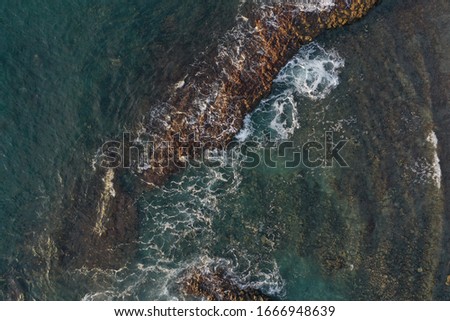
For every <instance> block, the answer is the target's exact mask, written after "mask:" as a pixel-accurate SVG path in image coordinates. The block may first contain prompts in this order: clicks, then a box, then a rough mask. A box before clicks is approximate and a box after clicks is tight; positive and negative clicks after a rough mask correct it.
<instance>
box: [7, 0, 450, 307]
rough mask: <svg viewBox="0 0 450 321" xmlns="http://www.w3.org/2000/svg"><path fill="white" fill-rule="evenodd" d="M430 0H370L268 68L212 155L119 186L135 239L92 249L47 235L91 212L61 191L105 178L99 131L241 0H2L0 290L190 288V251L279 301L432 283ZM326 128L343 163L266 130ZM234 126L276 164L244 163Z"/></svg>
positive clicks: (435, 105)
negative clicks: (81, 255) (257, 97)
mask: <svg viewBox="0 0 450 321" xmlns="http://www.w3.org/2000/svg"><path fill="white" fill-rule="evenodd" d="M431 3H432V4H433V5H427V6H423V4H422V2H421V1H418V0H417V1H413V0H410V1H408V0H399V1H393V0H385V1H383V2H382V4H380V5H379V7H377V8H376V9H375V10H374V11H373V12H372V13H371V14H369V16H367V17H366V18H365V19H364V20H363V21H361V22H358V23H356V24H354V25H352V26H349V27H345V28H343V29H340V30H334V31H330V32H327V33H326V34H324V35H322V36H320V37H319V38H317V39H316V40H315V41H314V42H313V43H312V44H310V45H308V46H305V47H303V48H302V49H300V51H299V52H298V53H297V55H296V56H295V57H293V59H292V60H291V61H290V62H289V63H288V64H287V65H286V66H285V67H284V68H283V70H282V71H281V72H280V73H279V75H278V76H277V78H276V79H275V80H274V82H273V87H272V92H271V94H270V95H269V96H268V97H266V98H264V99H263V100H262V101H261V102H260V104H259V105H258V106H256V108H255V110H254V111H253V112H252V113H251V114H250V115H248V116H247V117H246V118H245V122H244V126H243V128H242V129H241V131H240V132H239V133H238V134H237V136H236V137H235V142H236V145H235V146H236V147H234V148H233V149H231V150H228V151H226V152H224V151H212V154H211V158H213V159H214V160H215V161H216V162H217V163H218V165H217V166H215V167H213V168H212V167H207V166H204V165H203V166H201V167H200V168H195V167H194V166H193V167H189V168H187V169H186V170H183V171H180V172H179V173H177V174H175V175H173V176H172V177H171V178H170V180H169V181H168V182H167V183H166V184H164V185H163V186H161V187H158V188H153V189H137V188H134V187H130V189H129V190H128V191H127V193H130V195H132V198H133V202H134V204H136V207H137V211H138V222H139V224H138V226H136V239H135V241H134V243H133V244H134V247H133V252H132V253H127V252H125V253H123V254H122V256H123V259H121V260H118V262H119V263H115V264H111V266H108V267H105V268H100V267H90V266H89V265H88V264H86V265H83V264H81V265H78V264H75V263H65V262H66V261H65V259H64V258H62V257H63V256H64V255H65V254H64V253H66V251H65V250H64V249H62V248H61V244H65V243H64V242H65V241H64V240H65V238H66V234H65V232H61V231H67V230H68V229H71V228H72V224H76V223H77V219H73V217H75V218H79V217H83V216H89V215H90V214H89V213H90V212H89V211H92V208H90V207H89V206H84V205H83V206H77V205H76V204H80V203H86V204H89V203H90V202H91V198H90V197H91V196H90V194H92V192H91V191H92V190H93V189H98V190H101V189H102V188H103V184H102V181H99V180H93V178H95V176H96V175H97V173H98V171H100V169H99V168H98V164H97V163H96V155H97V153H98V149H99V147H100V146H101V144H102V143H103V142H104V141H106V140H108V139H113V138H117V137H120V135H121V134H122V132H124V131H126V130H130V129H131V130H132V129H135V128H136V127H138V125H137V124H139V122H140V121H142V118H143V117H151V115H152V113H151V109H152V108H156V107H155V106H158V104H155V102H158V101H164V100H165V99H167V96H168V95H170V92H171V90H173V88H174V86H177V85H179V86H181V85H182V84H180V83H179V81H180V79H183V77H184V75H185V74H186V73H187V71H188V70H189V68H191V65H192V64H193V63H194V62H196V61H197V62H198V60H199V59H201V57H202V55H204V54H205V52H206V53H207V52H208V50H210V48H212V47H214V46H217V45H218V44H222V45H223V41H222V40H223V39H224V37H225V38H226V37H227V32H229V30H231V29H232V28H233V26H234V25H235V24H236V23H237V21H238V20H239V19H238V20H237V19H236V16H237V15H238V12H239V6H240V5H242V3H240V2H239V1H204V2H201V3H200V1H175V0H174V1H159V0H153V1H135V2H132V3H131V4H130V3H127V4H124V3H122V2H119V1H117V2H112V3H110V2H101V1H98V2H93V3H91V4H86V3H84V2H81V1H80V2H71V3H66V4H60V3H47V4H45V5H44V4H42V3H40V2H37V1H36V2H34V1H30V2H27V3H26V4H22V3H13V2H11V3H8V2H4V3H3V4H1V5H0V6H1V7H2V8H1V9H2V10H1V12H2V14H1V17H0V25H1V28H2V33H1V34H2V36H1V38H0V46H1V47H0V61H1V66H2V72H1V73H0V88H1V93H2V95H1V100H0V109H1V118H0V124H1V125H0V126H1V128H2V145H1V147H0V154H1V155H0V156H1V159H2V161H1V166H0V177H1V181H2V184H1V189H0V200H1V201H0V204H1V207H0V220H1V221H2V224H1V225H0V235H1V238H0V289H1V297H0V298H1V299H28V300H30V299H40V300H45V299H57V300H63V299H75V300H80V299H84V300H121V299H132V300H137V299H139V300H183V299H192V297H190V296H189V295H187V294H186V293H184V292H183V291H182V290H181V289H182V286H181V284H182V282H183V278H184V277H185V275H186V274H187V273H189V271H190V269H192V268H200V269H201V270H202V271H205V273H208V272H209V271H214V270H215V269H217V268H223V269H225V271H227V275H228V277H229V278H230V279H232V280H233V281H234V282H235V283H236V284H239V285H240V286H241V287H243V288H245V287H251V288H256V289H259V290H261V291H262V292H263V293H265V294H267V295H270V296H271V297H273V298H274V299H281V300H284V299H287V300H344V299H351V300H361V299H369V300H374V299H384V300H392V299H449V298H450V292H449V289H448V286H446V285H445V280H446V277H447V275H448V274H450V270H449V269H450V261H449V256H448V240H449V233H448V231H449V229H448V222H449V220H448V219H449V218H448V213H449V211H448V182H449V181H448V170H447V167H446V160H448V156H447V155H448V151H449V150H450V149H449V142H448V137H447V136H448V135H447V133H448V128H449V127H448V126H449V122H448V120H449V119H450V118H449V114H448V101H449V100H448V98H449V96H448V88H449V87H448V86H447V84H448V83H449V79H450V77H449V72H450V56H449V54H448V52H449V51H448V50H447V49H449V45H450V41H449V39H448V27H447V25H448V21H449V19H450V18H449V16H448V14H445V13H446V12H449V10H448V9H450V8H449V4H448V2H447V1H444V0H433V1H431V2H430V4H431ZM149 114H150V116H148V115H149ZM146 115H147V116H146ZM327 132H332V133H333V138H334V139H335V140H347V141H348V142H347V144H346V145H345V146H344V148H343V149H342V156H343V157H344V159H345V161H346V162H347V165H348V166H343V167H341V166H337V165H336V164H334V166H319V167H316V168H311V166H309V167H308V166H305V165H304V164H299V165H296V166H289V167H288V166H286V159H289V158H290V156H292V154H289V153H292V151H290V152H289V151H288V154H285V155H283V154H282V153H280V151H279V150H278V151H276V150H275V151H274V150H273V149H272V148H271V146H272V145H271V144H272V143H271V142H270V141H267V139H265V138H266V137H270V139H271V140H272V141H275V142H277V143H282V142H287V141H290V142H292V143H293V145H294V146H296V147H301V146H302V145H303V144H304V143H307V142H311V141H315V142H320V143H322V144H323V145H326V140H325V139H326V133H327ZM248 143H251V146H252V148H253V151H254V153H255V154H253V155H258V156H259V158H260V159H261V160H264V159H267V155H270V154H269V153H271V152H273V154H271V160H272V161H271V162H269V163H270V164H272V163H273V162H274V161H275V165H273V166H271V165H270V164H269V165H268V164H264V163H263V162H262V163H259V164H258V165H256V166H246V164H248V162H250V161H251V159H249V157H250V155H249V154H248V153H245V152H243V150H244V149H242V148H241V147H242V146H244V145H245V144H248ZM231 156H232V157H231ZM310 156H311V157H312V158H314V159H319V160H320V159H321V158H323V154H321V153H320V152H317V153H316V154H313V155H310ZM124 176H125V180H128V181H127V182H128V183H129V184H130V185H134V184H135V182H134V175H133V174H132V173H129V174H125V175H124ZM93 181H96V182H97V183H96V184H97V185H94V186H92V182H93ZM94 194H95V193H94ZM74 204H75V205H74ZM94 207H95V206H94ZM75 236H76V234H75ZM80 240H83V239H82V238H81V237H80ZM80 251H81V250H80ZM107 259H109V258H105V260H107ZM69 262H70V261H69Z"/></svg>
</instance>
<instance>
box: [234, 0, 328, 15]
mask: <svg viewBox="0 0 450 321" xmlns="http://www.w3.org/2000/svg"><path fill="white" fill-rule="evenodd" d="M246 2H247V1H246V0H241V3H242V4H243V3H246ZM251 2H253V3H256V4H259V5H261V6H264V5H265V6H273V5H280V4H281V5H283V4H285V5H286V4H289V5H295V6H296V7H297V8H298V9H299V10H301V11H306V12H314V11H328V10H330V9H332V8H333V7H334V6H335V4H336V3H335V0H252V1H251Z"/></svg>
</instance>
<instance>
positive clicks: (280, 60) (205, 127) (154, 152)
mask: <svg viewBox="0 0 450 321" xmlns="http://www.w3.org/2000/svg"><path fill="white" fill-rule="evenodd" d="M377 2H378V0H365V1H362V0H353V1H345V0H337V1H335V3H334V5H332V6H330V7H329V8H325V9H323V10H307V8H304V7H302V5H301V4H299V3H301V2H297V1H284V2H279V1H278V2H276V3H273V4H272V5H268V4H267V5H263V6H261V5H260V4H258V5H257V7H256V8H255V7H254V6H255V5H256V4H254V3H250V4H247V5H244V7H243V8H242V16H241V17H240V20H239V22H238V25H237V26H236V27H235V28H234V29H233V30H231V31H230V32H229V33H228V34H227V35H226V36H225V39H224V42H223V44H222V45H220V46H219V47H218V48H217V50H216V51H215V52H212V53H210V57H205V59H204V60H203V61H202V62H201V63H199V64H197V66H195V67H194V68H193V70H192V72H191V73H190V74H188V75H187V76H186V77H185V79H183V80H182V81H180V82H179V83H178V84H177V85H176V86H175V88H174V93H173V95H172V96H171V97H170V99H169V100H168V101H167V102H166V103H164V104H162V105H161V106H159V108H158V109H157V110H158V112H156V113H153V114H152V115H150V116H151V117H149V120H148V122H147V124H146V125H145V132H146V135H148V136H149V138H147V139H149V140H150V141H151V142H152V143H153V145H152V146H153V147H152V149H151V150H149V151H148V155H150V157H148V158H149V160H148V166H147V169H146V170H145V171H144V173H143V178H144V180H145V181H146V182H147V183H148V184H154V185H159V184H161V183H162V182H164V181H165V180H166V178H167V177H168V175H170V174H171V173H173V172H175V171H177V169H178V168H179V167H182V166H183V164H185V163H186V160H188V159H189V158H196V157H199V155H196V151H197V150H198V148H199V144H200V147H201V148H204V149H206V148H219V147H222V146H224V145H226V144H227V143H228V142H229V141H230V140H231V139H232V138H233V137H234V136H235V135H236V134H237V132H238V131H239V129H240V128H241V126H242V123H243V119H244V117H245V115H246V114H248V113H249V112H250V111H251V110H252V109H253V108H254V107H255V106H256V105H257V104H258V102H259V101H260V100H261V99H262V98H264V97H265V96H267V95H268V94H269V93H270V90H271V85H272V81H273V79H274V77H275V76H276V75H277V74H278V72H279V71H280V69H281V68H282V67H283V66H284V65H285V64H286V63H287V62H288V61H289V60H290V59H291V58H292V57H293V56H294V54H295V53H296V52H297V51H298V50H299V48H300V47H301V46H303V45H305V44H307V43H309V42H311V41H312V40H313V39H314V38H315V37H317V36H318V35H319V34H320V33H321V32H322V31H324V30H326V29H334V28H337V27H340V26H344V25H347V24H350V23H352V22H354V21H356V20H358V19H360V18H362V17H363V16H364V15H366V14H367V13H368V12H369V10H370V9H371V8H372V7H374V6H375V5H376V4H377Z"/></svg>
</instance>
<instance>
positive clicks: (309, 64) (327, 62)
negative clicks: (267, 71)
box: [236, 42, 345, 142]
mask: <svg viewBox="0 0 450 321" xmlns="http://www.w3.org/2000/svg"><path fill="white" fill-rule="evenodd" d="M344 65H345V61H344V59H343V58H341V57H340V56H339V54H338V53H337V52H336V51H335V50H326V49H324V48H323V47H322V46H321V45H319V44H318V43H317V42H313V43H311V44H309V45H307V46H304V47H303V48H301V49H300V50H299V52H298V54H297V55H296V56H295V57H294V58H293V59H292V60H291V61H289V63H288V64H287V65H286V66H285V67H284V68H283V69H282V70H281V71H280V73H279V74H278V76H277V77H276V79H275V80H274V88H273V91H274V92H276V93H277V94H274V95H272V96H270V97H269V98H267V99H265V100H263V101H262V102H261V104H260V105H259V106H258V108H256V110H255V111H254V112H253V113H252V114H251V116H250V117H249V116H247V117H246V120H245V122H244V127H243V128H242V129H241V131H240V132H239V133H238V134H237V136H236V140H237V141H240V142H242V141H244V140H246V139H250V138H257V137H252V135H253V136H257V135H261V133H260V132H258V131H255V128H257V127H261V124H256V123H254V122H257V123H261V122H267V127H268V128H270V129H271V130H272V131H273V132H274V133H275V135H276V138H277V139H288V138H289V137H291V136H292V134H293V133H294V131H295V129H297V128H299V126H300V125H299V120H298V117H299V114H298V108H297V107H298V106H297V101H298V98H299V97H306V98H308V99H311V100H313V101H316V100H321V99H324V98H326V97H327V96H328V95H329V94H330V93H331V92H332V90H333V89H335V88H336V87H337V86H338V85H339V74H340V71H341V69H342V68H343V67H344ZM261 114H263V115H262V116H261ZM255 119H256V120H255ZM261 119H262V120H261Z"/></svg>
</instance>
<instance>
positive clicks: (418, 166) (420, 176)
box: [408, 131, 442, 188]
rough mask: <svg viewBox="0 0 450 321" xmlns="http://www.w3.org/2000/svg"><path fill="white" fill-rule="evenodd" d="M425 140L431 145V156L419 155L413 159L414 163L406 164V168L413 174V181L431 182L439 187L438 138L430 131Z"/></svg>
mask: <svg viewBox="0 0 450 321" xmlns="http://www.w3.org/2000/svg"><path fill="white" fill-rule="evenodd" d="M426 141H427V143H428V144H429V145H431V150H432V155H431V157H430V156H427V157H419V158H417V159H416V160H415V162H414V164H412V166H408V168H409V170H411V171H412V172H413V173H414V175H415V178H414V182H415V183H421V184H426V183H432V184H434V185H435V186H437V187H438V188H441V182H442V171H441V166H440V160H439V157H438V139H437V137H436V133H435V132H434V131H431V132H430V133H429V134H428V136H427V138H426Z"/></svg>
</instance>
